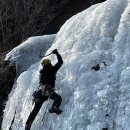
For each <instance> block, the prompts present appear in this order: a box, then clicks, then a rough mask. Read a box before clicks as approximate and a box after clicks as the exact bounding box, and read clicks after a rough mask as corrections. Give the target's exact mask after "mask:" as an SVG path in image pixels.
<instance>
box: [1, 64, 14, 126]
mask: <svg viewBox="0 0 130 130" xmlns="http://www.w3.org/2000/svg"><path fill="white" fill-rule="evenodd" d="M15 77H16V67H15V64H11V63H10V62H9V61H3V62H1V68H0V124H1V122H2V115H3V111H2V110H3V109H4V104H5V101H6V100H7V98H8V94H9V93H10V91H11V89H12V87H13V84H14V80H15Z"/></svg>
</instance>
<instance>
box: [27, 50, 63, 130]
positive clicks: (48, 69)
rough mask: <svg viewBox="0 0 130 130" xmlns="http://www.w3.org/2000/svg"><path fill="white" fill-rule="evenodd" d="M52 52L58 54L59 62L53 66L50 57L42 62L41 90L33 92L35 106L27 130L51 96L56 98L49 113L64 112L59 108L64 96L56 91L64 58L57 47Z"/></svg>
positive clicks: (53, 98)
mask: <svg viewBox="0 0 130 130" xmlns="http://www.w3.org/2000/svg"><path fill="white" fill-rule="evenodd" d="M52 53H53V54H55V55H56V56H57V59H58V62H57V63H56V64H55V65H54V66H52V64H51V61H50V60H49V59H44V60H43V61H42V63H41V64H42V67H43V68H42V69H41V70H40V79H39V90H38V91H35V92H34V93H33V97H34V102H35V106H34V108H33V110H32V112H31V113H30V115H29V117H28V119H27V122H26V126H25V130H30V128H31V125H32V123H33V121H34V119H35V117H36V115H37V114H38V112H39V110H40V108H41V106H42V104H43V102H44V101H46V100H48V99H49V98H50V99H52V100H54V102H53V104H52V107H51V108H50V109H49V113H56V114H61V112H62V110H60V109H59V107H60V104H61V101H62V98H61V96H60V95H58V94H57V93H56V92H55V91H54V87H55V80H56V73H57V71H58V70H59V69H60V67H61V66H62V64H63V60H62V57H61V55H60V54H59V52H58V51H57V49H55V50H53V51H52Z"/></svg>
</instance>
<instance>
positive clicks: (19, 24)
mask: <svg viewBox="0 0 130 130" xmlns="http://www.w3.org/2000/svg"><path fill="white" fill-rule="evenodd" d="M103 1H105V0H0V63H1V65H0V124H1V121H2V115H3V109H4V103H5V102H6V100H7V98H8V94H9V93H10V91H11V89H12V86H13V84H14V80H15V77H16V69H15V68H16V67H15V64H13V65H11V64H10V63H9V61H4V60H3V59H4V57H3V56H2V55H4V56H5V54H6V52H7V51H9V50H11V49H12V48H14V47H15V46H17V45H19V44H20V43H21V42H22V41H23V40H25V39H26V38H28V37H30V36H36V35H44V34H53V33H57V32H58V31H59V29H60V27H61V26H62V25H63V24H64V23H65V21H66V20H67V19H69V18H70V17H71V16H73V15H74V14H76V13H78V12H81V11H82V10H84V9H87V8H88V7H90V6H91V5H92V4H96V3H99V2H103ZM3 53H4V54H3Z"/></svg>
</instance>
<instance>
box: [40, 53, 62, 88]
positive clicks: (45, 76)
mask: <svg viewBox="0 0 130 130" xmlns="http://www.w3.org/2000/svg"><path fill="white" fill-rule="evenodd" d="M56 56H57V59H58V62H57V63H56V64H55V65H54V66H52V65H51V64H47V65H45V66H43V69H41V70H40V85H41V84H42V85H51V86H52V88H54V87H55V80H56V73H57V71H58V70H59V69H60V67H61V65H62V64H63V60H62V57H61V55H60V54H59V53H58V52H57V53H56Z"/></svg>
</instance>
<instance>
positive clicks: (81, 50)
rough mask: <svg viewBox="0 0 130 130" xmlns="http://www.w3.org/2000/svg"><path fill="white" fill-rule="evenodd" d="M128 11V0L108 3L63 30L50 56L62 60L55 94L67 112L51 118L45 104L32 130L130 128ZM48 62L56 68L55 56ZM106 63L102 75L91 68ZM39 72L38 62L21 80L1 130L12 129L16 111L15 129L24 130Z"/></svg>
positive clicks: (129, 34) (129, 23)
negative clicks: (60, 57) (56, 93)
mask: <svg viewBox="0 0 130 130" xmlns="http://www.w3.org/2000/svg"><path fill="white" fill-rule="evenodd" d="M129 7H130V3H129V1H127V0H108V1H106V2H104V3H101V4H97V5H94V6H92V7H90V8H89V9H87V10H85V11H83V12H81V13H79V14H77V15H75V16H73V17H72V18H71V19H69V20H68V21H67V22H66V23H65V24H64V25H63V26H62V28H61V29H60V31H59V32H58V34H57V36H56V38H55V40H54V42H53V44H52V46H51V47H50V48H49V49H48V51H47V53H49V52H51V50H53V49H54V48H58V50H59V52H60V54H61V55H62V57H63V60H64V64H63V66H62V68H61V69H60V71H59V72H58V74H57V82H56V92H58V93H59V94H60V95H61V96H62V98H63V102H62V105H61V109H62V110H63V113H62V114H61V115H59V116H57V115H55V114H49V113H48V111H47V112H46V110H47V109H48V108H49V107H51V104H52V101H50V100H49V101H48V102H45V103H44V104H43V107H42V108H41V110H40V112H39V114H38V115H37V118H36V119H35V121H34V123H33V125H32V130H36V129H37V130H102V128H108V129H109V130H123V129H124V130H129V129H130V125H129V122H130V119H129V114H130V103H129V102H130V101H129V100H130V89H129V88H130V87H129V84H130V83H129V82H130V80H129V75H130V72H129V70H130V62H129V57H130V53H129V50H130V38H129V36H130V8H129ZM24 48H26V45H24ZM22 55H24V54H22ZM15 56H16V55H15ZM49 58H50V59H51V60H52V63H53V64H55V63H56V58H55V56H54V55H52V56H50V57H49ZM102 62H106V63H107V65H108V66H102V67H101V69H100V70H99V71H95V70H92V69H91V67H92V66H94V65H96V64H100V65H101V63H102ZM40 68H41V66H40V61H39V62H38V63H36V64H33V65H32V66H31V67H30V68H29V69H28V70H27V71H25V72H23V73H22V74H21V75H20V77H19V78H18V80H17V82H16V85H15V87H14V89H13V91H12V92H11V94H10V98H9V101H8V102H7V105H6V109H5V114H4V120H3V130H8V128H9V125H10V124H11V121H12V119H13V114H12V113H15V111H16V115H15V120H14V123H13V125H12V128H13V130H24V126H25V122H26V120H27V118H28V115H29V113H30V112H31V110H32V108H33V105H32V102H31V93H32V92H33V90H35V89H37V87H38V78H39V77H38V75H39V73H38V71H39V69H40ZM45 113H46V114H45Z"/></svg>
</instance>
